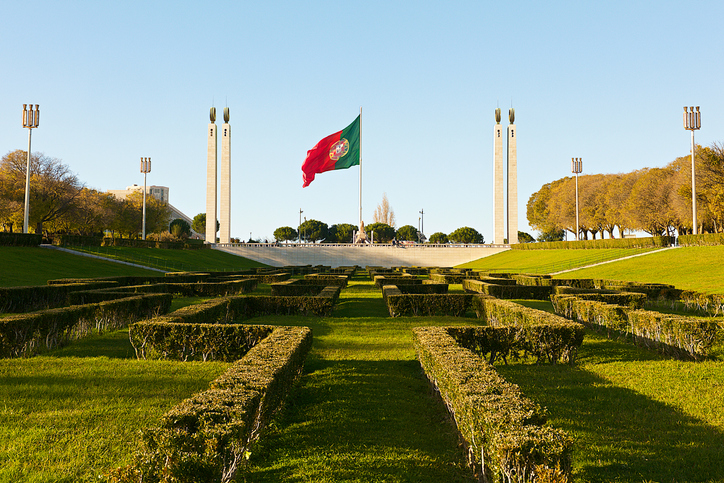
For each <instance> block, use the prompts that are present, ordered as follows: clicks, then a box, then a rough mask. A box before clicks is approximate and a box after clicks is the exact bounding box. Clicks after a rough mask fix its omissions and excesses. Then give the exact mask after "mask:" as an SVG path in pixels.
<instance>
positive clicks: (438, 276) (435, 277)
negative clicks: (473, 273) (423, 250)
mask: <svg viewBox="0 0 724 483" xmlns="http://www.w3.org/2000/svg"><path fill="white" fill-rule="evenodd" d="M466 278H467V276H466V274H465V273H431V274H430V281H431V282H433V283H448V284H449V283H463V280H465V279H466Z"/></svg>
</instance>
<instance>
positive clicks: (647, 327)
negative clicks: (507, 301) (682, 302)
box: [551, 295, 724, 360]
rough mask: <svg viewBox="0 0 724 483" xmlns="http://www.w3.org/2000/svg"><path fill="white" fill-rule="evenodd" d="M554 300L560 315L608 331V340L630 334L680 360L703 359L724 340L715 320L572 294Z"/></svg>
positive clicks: (638, 342)
mask: <svg viewBox="0 0 724 483" xmlns="http://www.w3.org/2000/svg"><path fill="white" fill-rule="evenodd" d="M551 300H552V301H553V308H554V310H555V312H556V313H557V314H560V315H562V316H564V317H567V318H570V319H573V320H577V321H579V322H581V323H584V324H586V325H589V326H591V327H594V328H605V329H606V332H607V335H608V336H609V337H611V336H612V335H613V334H619V333H620V334H626V335H629V336H631V338H632V340H633V343H634V344H636V345H641V346H644V347H647V348H652V349H656V350H659V351H661V352H662V353H664V354H667V355H670V356H673V357H676V358H679V359H694V360H701V359H704V358H706V357H708V356H709V354H710V352H711V349H712V347H713V346H714V345H715V344H716V343H717V341H718V340H720V339H721V338H722V337H724V329H723V328H722V327H721V326H720V325H719V324H718V323H717V322H713V321H707V320H702V319H692V318H687V317H681V316H678V315H670V314H662V313H660V312H652V311H649V310H634V309H631V308H629V307H624V306H622V305H612V304H606V303H603V302H598V301H594V300H582V299H580V298H578V297H576V296H573V295H554V296H552V297H551Z"/></svg>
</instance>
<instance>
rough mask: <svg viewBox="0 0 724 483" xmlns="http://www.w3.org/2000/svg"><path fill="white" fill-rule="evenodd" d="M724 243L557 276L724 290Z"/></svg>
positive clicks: (691, 288) (649, 256)
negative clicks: (723, 268)
mask: <svg viewBox="0 0 724 483" xmlns="http://www.w3.org/2000/svg"><path fill="white" fill-rule="evenodd" d="M722 267H724V245H719V246H713V247H681V248H676V249H674V250H666V251H663V252H660V253H652V254H651V255H647V256H645V257H637V258H632V259H629V260H621V261H620V262H615V263H609V264H606V265H601V266H599V267H591V268H586V269H582V270H575V271H573V272H567V273H564V274H561V275H559V276H557V277H556V278H608V279H613V280H630V281H635V282H657V283H668V284H671V285H674V286H675V287H676V288H679V289H685V290H696V291H699V292H705V293H724V270H722Z"/></svg>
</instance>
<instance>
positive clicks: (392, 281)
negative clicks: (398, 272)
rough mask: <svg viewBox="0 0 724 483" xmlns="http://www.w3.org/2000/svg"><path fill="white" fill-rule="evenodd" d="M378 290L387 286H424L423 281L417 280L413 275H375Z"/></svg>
mask: <svg viewBox="0 0 724 483" xmlns="http://www.w3.org/2000/svg"><path fill="white" fill-rule="evenodd" d="M373 280H374V281H375V285H377V288H379V289H381V288H382V287H384V286H385V285H398V286H399V285H422V279H420V278H417V277H415V276H413V275H403V276H396V277H395V276H392V277H391V276H388V275H375V277H374V279H373Z"/></svg>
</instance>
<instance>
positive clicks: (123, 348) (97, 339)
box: [43, 329, 136, 359]
mask: <svg viewBox="0 0 724 483" xmlns="http://www.w3.org/2000/svg"><path fill="white" fill-rule="evenodd" d="M43 355H45V356H48V357H108V358H109V359H135V358H136V351H135V350H134V349H133V346H132V345H131V341H130V340H128V329H119V330H116V331H113V332H108V333H105V334H101V335H92V336H90V337H86V338H84V339H80V340H76V341H72V342H71V343H70V344H68V345H67V346H64V347H61V348H59V349H55V350H52V351H50V352H47V353H44V354H43Z"/></svg>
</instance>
